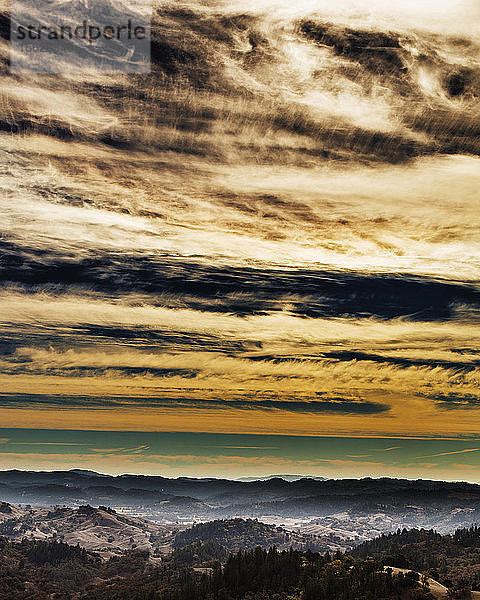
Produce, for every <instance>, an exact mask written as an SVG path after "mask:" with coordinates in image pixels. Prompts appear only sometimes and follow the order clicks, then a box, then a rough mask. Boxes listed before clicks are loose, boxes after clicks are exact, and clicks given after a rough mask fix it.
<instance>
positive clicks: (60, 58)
mask: <svg viewBox="0 0 480 600" xmlns="http://www.w3.org/2000/svg"><path fill="white" fill-rule="evenodd" d="M150 10H151V6H150V5H149V4H148V0H147V2H142V3H141V4H137V6H136V8H135V9H132V7H131V5H130V4H128V5H127V4H125V5H124V4H122V2H121V1H118V2H115V3H113V2H110V0H91V1H89V0H67V1H65V0H64V1H57V2H51V1H46V0H37V1H33V0H13V2H12V10H11V27H10V29H11V31H10V50H11V51H10V68H11V71H12V72H13V73H25V72H35V73H68V72H70V73H71V72H73V73H78V72H81V71H95V72H123V73H147V72H149V71H150Z"/></svg>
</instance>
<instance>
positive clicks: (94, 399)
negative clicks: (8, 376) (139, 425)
mask: <svg viewBox="0 0 480 600" xmlns="http://www.w3.org/2000/svg"><path fill="white" fill-rule="evenodd" d="M198 393H199V394H201V393H202V390H198ZM39 405H46V406H52V405H53V406H56V407H61V408H62V409H68V408H72V407H84V408H122V407H133V406H143V407H157V408H192V409H200V410H202V409H205V410H206V409H210V408H217V409H222V410H229V409H236V410H242V411H252V410H260V411H273V410H276V411H286V412H291V413H311V414H321V413H339V414H360V415H362V414H365V415H368V414H377V413H383V412H386V411H388V410H390V407H389V406H388V405H386V404H381V403H379V402H370V401H366V400H355V399H349V398H337V397H335V398H330V399H324V400H316V399H312V400H298V401H296V400H256V399H255V395H253V397H252V399H249V398H248V394H247V397H246V398H245V399H242V400H222V399H218V398H204V399H203V398H201V397H198V398H195V397H190V398H189V397H181V396H179V397H173V398H172V397H165V396H163V397H157V398H155V397H152V396H148V397H138V396H137V397H135V396H111V397H108V396H102V397H100V396H76V395H61V394H52V395H49V394H0V406H4V407H13V406H23V407H33V406H39Z"/></svg>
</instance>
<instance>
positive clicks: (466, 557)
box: [352, 526, 480, 592]
mask: <svg viewBox="0 0 480 600" xmlns="http://www.w3.org/2000/svg"><path fill="white" fill-rule="evenodd" d="M352 555H353V556H355V557H359V558H365V557H367V556H373V557H374V558H375V559H377V560H380V561H381V562H382V563H383V564H386V565H391V566H395V567H400V568H409V569H415V570H418V571H422V572H428V573H429V574H430V575H431V576H432V577H433V578H434V579H438V580H439V581H440V582H441V583H442V584H444V585H446V586H447V587H451V586H456V587H459V588H461V587H464V586H467V587H471V588H472V589H473V590H477V591H479V592H480V528H479V527H476V526H473V527H470V528H468V529H460V530H457V531H456V532H455V533H453V534H451V535H440V534H439V533H437V532H435V531H431V530H430V531H427V530H415V529H414V530H411V531H407V530H403V531H398V532H397V533H394V534H391V535H384V536H381V537H379V538H376V539H374V540H371V541H369V542H365V543H364V544H361V545H360V546H358V547H357V548H356V549H355V550H353V551H352Z"/></svg>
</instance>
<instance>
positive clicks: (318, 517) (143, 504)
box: [0, 470, 480, 551]
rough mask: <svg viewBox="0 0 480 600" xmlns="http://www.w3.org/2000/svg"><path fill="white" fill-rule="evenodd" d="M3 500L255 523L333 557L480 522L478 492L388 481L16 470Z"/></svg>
mask: <svg viewBox="0 0 480 600" xmlns="http://www.w3.org/2000/svg"><path fill="white" fill-rule="evenodd" d="M2 500H3V501H5V502H8V503H10V505H15V504H17V505H18V504H21V505H22V506H25V505H26V503H29V504H31V505H43V506H50V505H68V506H72V507H74V508H78V507H80V506H84V505H87V504H90V505H95V506H99V505H103V506H109V507H111V508H113V509H114V510H116V511H117V512H119V513H122V514H130V515H135V516H137V515H139V516H141V517H143V518H146V519H149V520H153V521H157V522H159V523H164V524H165V525H168V526H178V525H179V524H180V525H183V526H190V525H191V524H192V523H194V522H195V521H197V522H205V521H212V520H218V519H233V518H243V519H248V518H256V519H258V520H259V521H262V522H264V523H269V524H273V525H276V526H282V527H283V528H284V529H287V530H289V531H291V532H294V531H298V532H300V533H302V534H305V535H307V534H308V535H316V536H321V537H322V538H325V539H327V538H328V540H329V542H328V543H329V548H330V549H331V550H333V551H335V550H336V549H338V548H341V549H344V550H349V549H351V548H353V547H354V546H355V545H358V544H359V543H361V542H363V541H366V540H368V539H371V538H373V537H376V536H379V535H381V534H383V533H393V532H395V531H396V530H397V529H398V528H400V529H403V528H406V529H412V528H418V529H420V528H425V529H436V530H438V531H439V532H440V533H449V532H452V531H455V529H458V528H461V527H467V526H470V525H471V524H472V523H474V522H480V486H479V485H474V484H468V483H461V482H460V483H449V482H438V481H428V480H417V481H410V480H402V479H389V478H381V479H372V478H364V479H339V480H325V481H322V480H318V479H310V478H302V479H298V480H294V481H286V480H284V479H282V478H280V477H273V478H270V479H267V480H255V481H238V480H229V479H210V478H205V479H201V478H198V479H197V478H187V477H180V478H177V479H170V478H166V477H159V476H143V475H118V476H111V475H102V474H98V473H94V472H92V471H83V470H73V471H53V472H34V471H16V470H12V471H2V472H0V501H2ZM2 518H3V517H2V513H1V512H0V520H1V519H2ZM134 537H135V536H134ZM134 543H137V544H138V542H137V541H135V542H134Z"/></svg>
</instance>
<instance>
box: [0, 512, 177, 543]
mask: <svg viewBox="0 0 480 600" xmlns="http://www.w3.org/2000/svg"><path fill="white" fill-rule="evenodd" d="M176 529H177V528H173V527H169V526H166V525H159V524H157V523H154V522H152V521H148V520H146V519H141V518H138V517H127V516H124V515H121V514H119V513H117V512H116V511H114V510H113V509H111V508H107V507H105V506H100V507H98V508H93V507H92V506H89V505H86V506H80V507H79V508H68V507H66V506H56V507H50V508H48V507H31V506H29V507H27V508H20V507H18V506H12V505H10V504H7V503H3V504H2V506H1V507H0V535H3V536H6V537H8V538H9V539H10V540H13V541H21V540H23V539H28V540H52V539H56V540H61V541H63V542H66V543H68V544H72V545H76V544H80V546H82V548H86V549H87V550H96V551H99V552H102V553H107V554H109V553H110V554H111V553H116V552H119V551H123V550H127V549H132V550H133V549H135V548H137V549H139V550H147V551H151V552H156V553H161V552H163V553H165V552H167V551H169V550H170V547H171V543H172V539H173V532H174V531H176Z"/></svg>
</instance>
